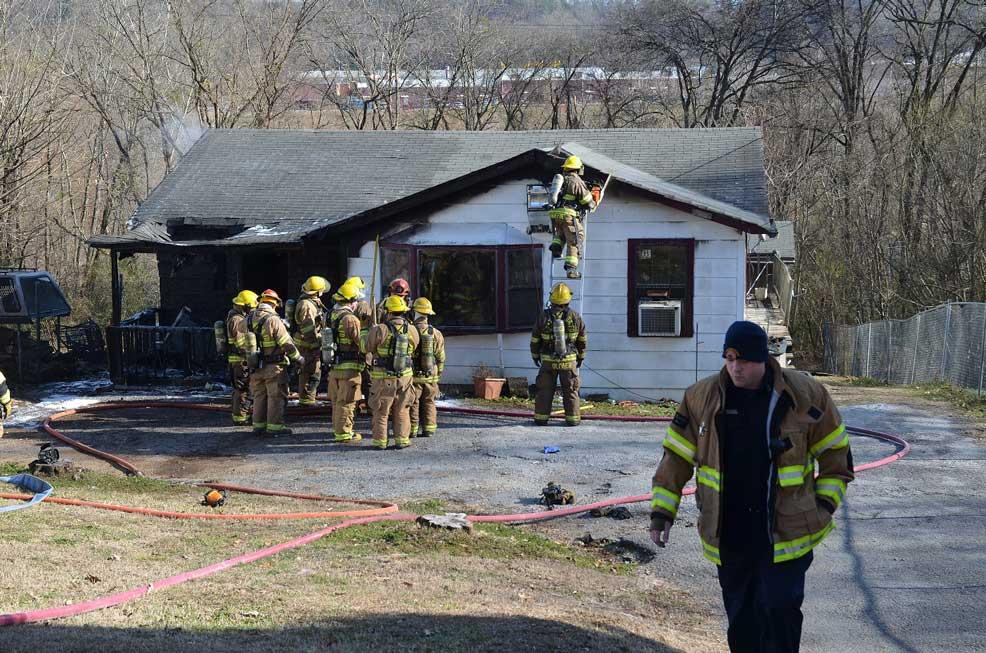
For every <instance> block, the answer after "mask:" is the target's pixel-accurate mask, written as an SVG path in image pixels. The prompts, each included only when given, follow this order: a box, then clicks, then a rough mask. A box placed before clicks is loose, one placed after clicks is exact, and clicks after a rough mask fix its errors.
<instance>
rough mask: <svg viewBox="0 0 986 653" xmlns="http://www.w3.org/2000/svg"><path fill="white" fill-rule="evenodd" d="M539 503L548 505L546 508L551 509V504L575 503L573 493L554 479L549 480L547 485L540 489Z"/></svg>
mask: <svg viewBox="0 0 986 653" xmlns="http://www.w3.org/2000/svg"><path fill="white" fill-rule="evenodd" d="M541 503H543V504H544V505H546V506H548V510H551V507H552V506H565V505H569V504H573V503H575V494H574V493H573V492H572V491H571V490H566V489H565V488H563V487H561V486H560V485H558V484H557V483H555V482H554V481H550V482H549V483H548V485H547V487H545V488H544V489H543V490H541Z"/></svg>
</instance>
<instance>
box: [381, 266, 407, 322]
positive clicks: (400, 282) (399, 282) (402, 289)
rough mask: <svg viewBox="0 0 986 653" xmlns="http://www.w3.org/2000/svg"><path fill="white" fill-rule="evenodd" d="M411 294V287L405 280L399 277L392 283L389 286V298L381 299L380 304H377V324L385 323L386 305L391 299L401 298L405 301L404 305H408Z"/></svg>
mask: <svg viewBox="0 0 986 653" xmlns="http://www.w3.org/2000/svg"><path fill="white" fill-rule="evenodd" d="M410 294H411V286H410V285H409V284H408V282H407V281H406V280H405V279H401V278H400V277H398V278H397V279H394V280H393V281H391V282H390V285H388V286H387V297H384V298H383V299H381V300H380V303H378V304H377V324H380V323H381V322H383V321H384V319H386V317H387V307H386V306H385V305H384V304H386V302H387V299H388V298H389V297H394V296H397V297H400V298H401V299H403V300H404V303H405V304H407V303H408V301H410V300H409V296H410Z"/></svg>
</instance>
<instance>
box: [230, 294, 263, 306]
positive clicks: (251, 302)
mask: <svg viewBox="0 0 986 653" xmlns="http://www.w3.org/2000/svg"><path fill="white" fill-rule="evenodd" d="M233 303H234V304H236V305H237V306H245V307H246V308H257V293H255V292H253V291H252V290H241V291H240V293H239V294H238V295H237V296H236V297H234V298H233Z"/></svg>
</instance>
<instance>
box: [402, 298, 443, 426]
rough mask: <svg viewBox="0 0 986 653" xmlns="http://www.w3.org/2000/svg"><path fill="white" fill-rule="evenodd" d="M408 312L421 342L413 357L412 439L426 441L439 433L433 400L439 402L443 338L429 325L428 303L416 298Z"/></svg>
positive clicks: (430, 313) (431, 310)
mask: <svg viewBox="0 0 986 653" xmlns="http://www.w3.org/2000/svg"><path fill="white" fill-rule="evenodd" d="M411 310H412V311H413V312H414V327H415V328H416V329H417V330H418V335H419V341H420V343H419V345H418V353H417V355H416V356H415V357H414V379H413V380H412V383H411V390H412V392H413V396H412V399H411V408H410V417H411V437H412V438H413V437H416V436H421V437H424V438H427V437H431V436H432V435H435V431H437V430H438V410H437V409H436V408H435V400H436V399H438V381H439V379H440V378H441V376H442V372H443V371H444V370H445V336H443V335H442V332H441V331H439V330H438V329H436V328H435V327H433V326H432V325H430V324H428V316H429V315H434V314H435V311H434V310H433V309H432V307H431V302H430V301H429V300H428V299H426V298H424V297H418V298H417V299H415V300H414V305H413V306H412V307H411Z"/></svg>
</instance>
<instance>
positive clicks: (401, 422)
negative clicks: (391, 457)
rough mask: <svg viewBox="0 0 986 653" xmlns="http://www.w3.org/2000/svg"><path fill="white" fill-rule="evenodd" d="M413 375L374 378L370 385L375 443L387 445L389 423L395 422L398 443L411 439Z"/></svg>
mask: <svg viewBox="0 0 986 653" xmlns="http://www.w3.org/2000/svg"><path fill="white" fill-rule="evenodd" d="M411 392H412V391H411V377H409V376H402V377H399V378H398V377H391V376H388V377H386V378H382V379H373V385H371V386H370V411H372V413H373V415H372V417H371V420H370V421H371V423H372V424H373V444H374V445H375V446H377V447H381V448H383V447H385V446H387V425H388V422H392V423H393V428H394V440H396V441H397V444H408V443H409V442H410V441H411V422H410V417H409V411H408V407H409V406H410V405H411V399H412V397H411Z"/></svg>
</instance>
